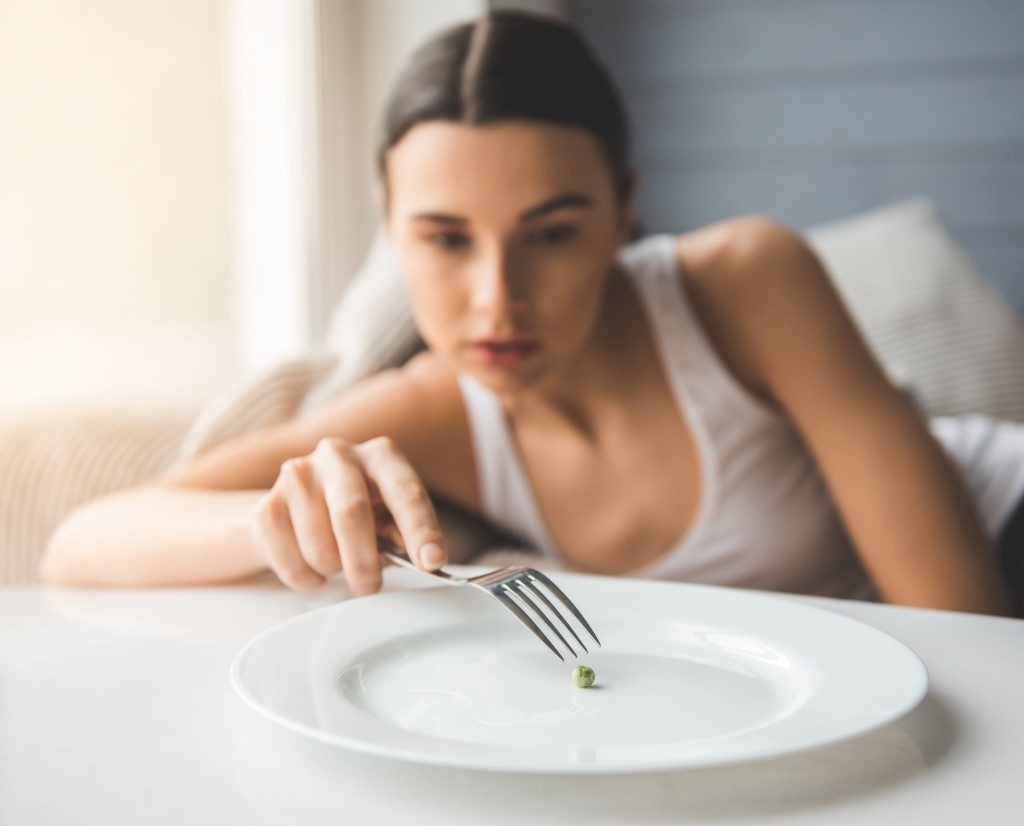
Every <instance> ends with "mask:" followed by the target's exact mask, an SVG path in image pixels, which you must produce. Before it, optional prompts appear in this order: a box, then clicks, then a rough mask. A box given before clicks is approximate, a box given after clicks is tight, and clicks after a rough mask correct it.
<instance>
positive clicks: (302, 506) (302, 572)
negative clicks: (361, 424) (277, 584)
mask: <svg viewBox="0 0 1024 826" xmlns="http://www.w3.org/2000/svg"><path fill="white" fill-rule="evenodd" d="M248 523H249V526H250V530H251V534H252V538H253V543H254V545H255V546H256V548H257V551H258V553H259V554H260V555H261V557H262V560H263V562H265V563H266V564H267V565H268V566H269V567H270V569H271V570H272V571H274V573H275V574H277V576H278V577H279V578H280V579H281V581H282V582H284V583H285V585H287V586H289V587H290V588H294V589H296V590H300V591H302V590H311V589H313V588H317V587H319V586H320V585H321V584H322V583H323V581H324V578H325V577H327V576H329V575H330V574H334V573H337V572H338V571H341V570H344V571H345V577H346V579H347V580H348V584H349V587H350V588H351V589H352V592H353V593H354V594H356V595H357V596H362V595H363V594H372V593H376V592H377V591H379V590H380V587H381V568H382V567H383V566H384V565H390V564H393V563H392V562H391V560H390V559H388V558H387V557H385V556H381V555H379V554H378V550H377V534H382V535H384V536H385V537H387V538H388V539H390V540H392V541H393V542H394V543H395V544H396V545H398V546H399V547H400V548H404V549H406V553H407V554H408V555H409V557H410V559H412V561H413V562H415V563H416V564H417V565H418V566H419V567H421V568H423V569H424V570H433V569H436V568H438V567H440V566H441V565H443V564H445V562H446V561H447V549H446V544H445V541H444V537H443V536H442V534H441V529H440V527H439V526H438V521H437V514H436V513H435V511H434V506H433V504H432V502H431V501H430V497H429V495H428V493H427V489H426V486H425V485H424V484H423V482H422V480H421V479H420V477H419V476H418V475H417V473H416V471H415V470H414V469H413V467H412V465H411V464H410V463H409V461H408V460H407V459H406V458H405V457H404V456H403V455H402V454H401V453H400V452H399V451H398V449H397V448H396V447H395V445H394V443H393V442H392V440H391V439H389V438H388V437H387V436H380V437H377V438H374V439H370V440H369V441H366V442H361V443H359V444H349V443H347V442H345V441H344V440H342V439H335V438H324V439H321V440H320V441H319V443H318V444H317V446H316V449H315V450H313V452H312V453H310V454H308V455H306V456H298V457H295V458H292V459H288V460H287V461H285V462H284V463H283V464H282V465H281V471H280V473H279V475H278V477H277V481H275V482H274V486H273V487H272V488H271V489H270V490H269V491H268V492H267V495H266V496H264V497H263V498H262V499H261V500H260V501H259V502H258V503H257V505H256V507H255V508H254V509H253V511H252V512H251V513H250V514H249V517H248Z"/></svg>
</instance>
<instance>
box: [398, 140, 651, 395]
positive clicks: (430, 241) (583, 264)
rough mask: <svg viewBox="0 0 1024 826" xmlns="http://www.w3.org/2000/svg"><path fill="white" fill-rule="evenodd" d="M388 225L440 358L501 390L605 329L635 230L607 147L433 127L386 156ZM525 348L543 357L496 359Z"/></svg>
mask: <svg viewBox="0 0 1024 826" xmlns="http://www.w3.org/2000/svg"><path fill="white" fill-rule="evenodd" d="M387 170H388V194H387V210H388V211H387V216H386V218H387V227H388V232H389V235H390V237H391V243H392V245H393V247H394V249H395V251H396V253H397V255H398V258H399V261H400V262H401V265H402V268H403V271H404V272H405V275H406V278H407V279H408V283H409V288H410V292H411V296H412V300H413V307H414V312H415V316H416V323H417V326H418V327H419V330H420V333H421V335H422V336H423V339H424V341H426V343H427V345H428V346H429V347H430V349H431V351H432V352H433V353H435V354H436V355H438V356H440V357H442V358H444V359H446V360H448V361H449V362H450V363H451V364H452V366H453V367H454V368H455V369H457V370H458V371H460V372H469V373H472V374H473V375H475V376H476V377H477V378H479V379H480V380H481V381H482V382H483V383H485V384H486V385H488V386H489V387H491V388H492V389H494V390H496V391H506V392H514V391H515V390H517V389H521V388H525V387H529V386H531V385H536V384H537V383H538V382H540V381H542V380H543V379H544V377H545V376H548V377H551V376H553V375H556V374H557V371H558V370H559V368H561V367H564V366H567V365H569V364H570V363H571V361H572V359H573V358H574V356H575V355H577V354H578V353H580V352H581V351H582V349H583V347H584V345H585V344H586V343H587V341H588V338H589V336H590V334H591V332H592V331H593V330H594V328H595V322H596V321H597V319H598V317H599V314H600V311H601V306H602V301H603V296H604V292H605V286H606V283H607V279H608V274H609V272H610V271H611V269H612V267H613V265H614V263H615V259H616V254H617V252H618V250H619V248H620V247H621V246H622V245H623V244H625V243H627V242H628V241H629V238H630V232H631V228H632V212H631V209H630V208H629V205H628V203H627V204H622V203H620V202H618V201H617V200H616V198H615V192H614V186H613V180H612V174H611V171H610V168H609V166H608V163H607V161H606V160H605V158H604V156H603V155H602V153H601V147H600V144H599V143H598V141H597V139H596V138H595V137H593V136H592V135H590V134H589V133H588V132H586V131H584V130H582V129H577V128H574V127H566V126H558V125H555V124H550V125H549V124H540V123H533V122H526V121H504V122H500V123H496V124H489V125H486V126H467V125H464V124H458V123H451V122H447V121H429V122H425V123H420V124H417V125H416V126H414V127H413V128H412V129H410V130H409V131H408V132H407V133H406V134H405V135H404V136H403V137H402V139H401V140H400V141H399V142H398V143H397V144H396V145H395V146H393V147H392V148H391V150H390V151H389V152H388V155H387ZM502 339H523V340H526V341H527V342H528V343H529V344H532V345H533V347H532V349H530V348H529V347H527V348H520V349H515V348H513V349H507V348H501V347H493V346H492V347H490V348H487V347H484V346H483V345H481V342H482V341H485V340H491V341H493V340H502Z"/></svg>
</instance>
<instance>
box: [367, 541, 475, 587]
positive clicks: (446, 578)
mask: <svg viewBox="0 0 1024 826" xmlns="http://www.w3.org/2000/svg"><path fill="white" fill-rule="evenodd" d="M377 546H378V548H380V553H382V554H384V555H385V556H386V557H388V558H389V559H391V560H392V561H393V562H396V563H398V564H399V565H401V566H403V567H405V568H412V569H413V570H414V571H419V572H420V573H421V574H426V575H427V576H432V577H434V578H435V579H440V580H442V581H443V582H444V583H445V584H447V585H465V584H467V583H468V582H469V580H468V579H465V578H464V577H461V576H453V575H452V574H449V573H446V572H445V571H442V570H441V569H440V568H438V569H437V570H436V571H425V570H423V569H422V568H421V567H419V565H417V564H416V563H415V562H413V561H412V560H411V559H409V557H408V556H406V555H405V553H404V552H403V551H402V550H401V548H399V547H398V546H397V545H396V544H395V543H394V542H392V541H391V540H390V539H388V538H387V537H386V536H381V535H380V534H377Z"/></svg>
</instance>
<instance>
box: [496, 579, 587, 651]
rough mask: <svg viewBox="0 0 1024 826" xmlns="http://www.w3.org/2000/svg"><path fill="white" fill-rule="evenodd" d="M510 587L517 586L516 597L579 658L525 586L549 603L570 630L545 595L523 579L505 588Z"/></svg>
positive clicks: (584, 647)
mask: <svg viewBox="0 0 1024 826" xmlns="http://www.w3.org/2000/svg"><path fill="white" fill-rule="evenodd" d="M510 585H515V586H516V591H515V592H514V593H515V595H516V596H517V597H519V599H521V600H522V601H523V602H525V603H526V604H527V605H528V606H529V607H530V610H531V611H533V612H534V613H535V614H537V616H539V617H540V618H541V619H542V620H544V622H545V623H546V624H547V626H548V628H550V629H551V630H552V631H554V633H555V635H556V636H557V637H558V639H560V640H561V641H562V645H564V646H565V647H566V648H568V649H569V651H571V652H572V655H573V656H574V657H578V656H579V654H577V653H576V649H574V648H573V647H572V646H571V645H569V642H568V640H566V638H565V637H563V636H562V632H561V631H559V630H558V629H557V628H556V627H555V624H554V623H553V622H552V621H551V620H549V619H548V615H547V614H545V613H544V612H543V611H542V610H541V609H540V608H539V607H538V606H537V604H536V603H535V602H534V601H533V600H532V599H530V597H529V595H528V594H527V593H526V591H525V590H524V589H523V586H524V585H525V586H526V587H527V588H529V589H530V590H532V591H534V592H536V594H537V596H539V597H540V598H541V599H543V600H544V602H547V604H548V607H549V608H550V609H551V610H552V611H554V613H555V616H556V617H558V618H559V619H560V620H562V623H563V624H564V625H565V626H566V627H567V628H569V623H567V622H566V621H565V620H564V619H563V618H562V616H561V615H560V614H559V613H558V612H557V611H555V608H554V606H553V605H552V604H551V603H550V602H548V600H546V599H544V595H543V594H541V593H540V591H539V590H538V589H537V588H536V587H534V586H533V585H532V584H531V583H529V582H526V581H524V580H522V579H513V580H512V582H511V583H506V585H505V587H506V588H509V587H510ZM569 630H570V631H572V628H569ZM573 636H574V637H576V635H575V634H573ZM576 639H577V641H578V640H579V637H576ZM580 645H583V643H582V642H581V643H580ZM586 648H587V647H586V646H585V645H583V650H584V651H585V650H586Z"/></svg>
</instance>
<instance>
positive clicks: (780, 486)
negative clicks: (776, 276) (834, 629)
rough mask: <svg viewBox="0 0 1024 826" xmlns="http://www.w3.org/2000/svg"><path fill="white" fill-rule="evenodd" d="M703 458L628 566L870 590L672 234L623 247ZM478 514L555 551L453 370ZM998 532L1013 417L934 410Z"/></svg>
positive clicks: (476, 387)
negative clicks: (690, 511)
mask: <svg viewBox="0 0 1024 826" xmlns="http://www.w3.org/2000/svg"><path fill="white" fill-rule="evenodd" d="M619 262H620V264H621V266H622V268H623V270H624V272H625V273H626V274H627V277H628V278H629V279H630V282H631V283H632V284H633V285H635V289H636V290H637V292H638V294H639V297H640V299H641V304H642V306H643V308H644V310H645V314H646V317H647V319H648V322H649V323H650V324H651V325H652V329H653V333H654V337H655V340H656V341H657V345H658V351H659V353H660V355H661V359H662V365H663V367H664V369H665V370H666V373H667V376H668V378H669V385H670V387H671V388H672V391H673V394H674V397H675V399H676V402H677V403H678V405H679V408H680V410H681V412H682V415H683V416H684V418H685V420H686V422H687V423H688V425H689V427H690V431H691V433H692V435H693V439H694V441H695V444H696V448H697V455H698V457H699V466H700V484H701V487H700V494H699V501H698V506H697V510H696V514H695V516H694V517H693V519H692V520H691V525H690V527H689V528H688V529H687V531H686V533H685V534H684V535H683V536H681V537H679V539H678V540H677V541H676V542H675V543H673V545H672V546H671V547H670V548H669V549H668V550H667V551H666V552H665V553H664V554H663V555H662V556H660V557H658V558H657V559H655V560H653V561H652V562H650V563H648V564H646V565H643V566H641V567H639V568H637V569H635V570H632V571H629V572H627V573H626V574H625V575H626V576H634V577H647V578H658V579H672V580H681V581H688V582H701V583H708V584H713V585H728V586H743V587H750V588H759V589H764V590H773V591H784V592H791V593H803V594H817V595H821V596H833V597H845V598H852V599H863V600H872V601H877V600H878V599H879V595H878V592H877V591H876V589H875V587H874V585H873V583H872V582H871V579H870V577H869V576H868V575H867V573H866V571H865V569H864V567H863V566H862V564H861V562H860V558H859V556H858V555H857V553H856V551H855V549H854V546H853V545H852V543H851V542H850V540H849V537H848V536H847V533H846V531H845V529H844V527H843V524H842V522H841V520H840V517H839V515H838V513H837V511H836V509H835V507H834V505H833V503H832V500H831V498H830V496H829V493H828V491H827V489H826V486H825V483H824V480H823V478H822V476H821V475H820V473H819V471H818V468H817V465H816V463H815V462H814V460H813V457H812V455H811V454H810V452H809V450H808V449H807V447H806V445H805V443H804V442H803V440H802V438H801V437H800V435H799V434H798V432H797V431H796V429H795V427H794V426H793V425H792V423H791V422H790V421H789V420H788V419H787V418H786V417H785V416H783V415H782V414H780V413H778V412H776V411H775V410H773V409H772V408H770V407H769V406H768V405H766V404H764V403H763V402H762V401H761V400H760V399H758V398H757V397H755V396H754V395H753V394H751V393H750V392H749V391H748V390H747V389H746V388H745V387H744V386H743V385H741V384H740V383H739V381H738V380H737V379H736V378H735V377H734V376H733V375H732V373H730V372H729V370H728V369H727V368H726V367H725V365H724V364H723V363H722V361H721V360H720V359H719V357H718V354H717V352H716V351H715V350H714V349H713V347H712V345H711V343H710V341H709V340H708V338H707V336H706V334H705V333H704V330H703V328H702V326H701V324H700V321H699V319H698V318H697V316H696V314H695V313H694V311H693V309H692V308H691V306H690V302H689V300H688V298H687V296H686V290H685V285H684V283H683V281H682V278H681V276H680V273H679V267H678V262H677V258H676V243H675V236H673V235H669V234H662V235H652V236H648V237H646V238H643V239H640V240H639V241H636V242H634V243H633V244H631V245H629V246H628V247H625V248H623V249H622V250H621V252H620V256H619ZM459 383H460V386H461V388H462V395H463V399H464V402H465V405H466V412H467V415H468V418H469V423H470V429H471V433H472V438H473V446H474V455H475V459H476V467H477V476H478V479H479V480H480V484H481V490H480V499H481V502H482V509H483V514H484V516H486V517H487V518H489V519H490V520H492V521H493V522H494V523H496V524H497V525H499V526H500V527H502V528H504V529H505V530H507V531H509V532H511V533H513V534H517V535H518V536H520V537H522V538H523V539H524V540H526V541H527V542H528V543H529V544H531V545H533V546H534V547H535V548H536V549H537V550H539V551H540V552H541V553H543V554H545V555H547V556H550V557H552V558H554V559H556V560H559V561H564V556H563V554H562V553H561V552H560V550H559V549H558V547H557V545H556V544H555V542H554V540H553V539H552V537H551V535H550V533H549V532H548V530H547V528H546V526H545V524H544V521H543V518H542V516H541V513H540V511H539V509H538V506H537V503H536V500H535V498H534V495H533V492H532V490H531V489H530V485H529V481H528V478H527V476H526V473H525V472H524V468H523V463H522V459H521V456H520V454H519V451H518V448H517V446H516V444H515V441H514V439H513V437H512V431H511V428H510V427H509V425H508V422H507V420H506V417H505V412H504V409H503V408H502V406H501V401H500V399H499V398H498V396H497V395H496V394H495V393H493V392H492V391H491V390H489V389H488V388H487V387H485V386H484V385H483V384H481V383H480V382H479V381H477V380H476V379H475V378H474V377H473V376H472V375H470V374H468V373H461V374H460V375H459ZM932 426H933V427H932V429H933V432H934V433H935V435H936V436H937V437H938V438H939V440H940V442H942V443H943V445H944V447H946V449H947V451H948V452H950V453H951V455H953V458H954V459H955V460H956V461H957V462H958V463H959V464H960V465H961V466H962V467H964V466H965V465H966V468H965V470H966V471H967V472H966V473H965V479H966V481H967V482H968V485H969V487H970V488H971V490H972V493H973V494H974V496H975V501H976V504H978V505H979V509H980V511H981V515H982V521H983V523H984V524H985V527H986V530H987V531H988V533H989V535H990V536H995V533H996V531H997V530H998V527H999V525H1001V524H1002V520H1003V518H1005V517H1006V516H1007V515H1008V513H1009V511H1010V509H1011V508H1012V506H1013V504H1014V503H1015V502H1016V500H1017V498H1018V497H1019V496H1020V493H1021V491H1022V490H1024V425H1019V424H1015V423H1009V422H997V421H995V420H993V419H988V418H986V417H982V416H969V417H956V418H943V419H933V420H932Z"/></svg>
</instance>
